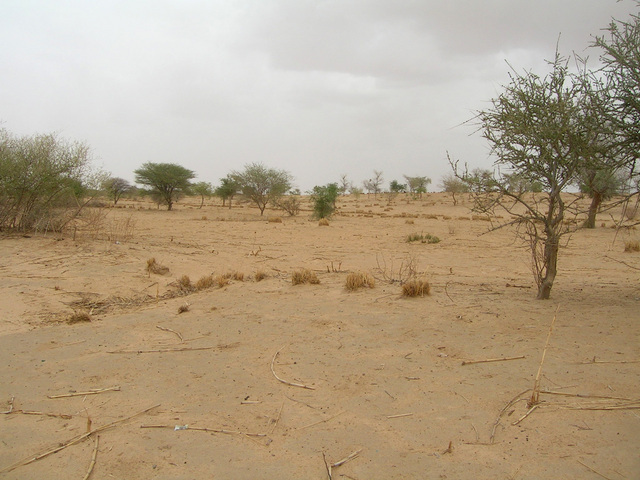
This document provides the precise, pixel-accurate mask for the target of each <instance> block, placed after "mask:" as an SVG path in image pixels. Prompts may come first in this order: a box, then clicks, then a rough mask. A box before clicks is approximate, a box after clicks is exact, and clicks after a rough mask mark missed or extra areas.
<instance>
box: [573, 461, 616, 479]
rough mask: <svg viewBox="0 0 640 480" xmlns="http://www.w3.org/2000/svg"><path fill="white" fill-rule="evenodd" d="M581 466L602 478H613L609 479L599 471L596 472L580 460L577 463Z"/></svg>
mask: <svg viewBox="0 0 640 480" xmlns="http://www.w3.org/2000/svg"><path fill="white" fill-rule="evenodd" d="M577 462H578V463H579V464H580V465H582V466H583V467H584V468H586V469H588V470H590V471H592V472H593V473H595V474H596V475H600V476H601V477H602V478H606V480H611V478H609V477H607V476H606V475H603V474H601V473H600V472H599V471H597V470H594V469H593V468H591V467H590V466H589V465H586V464H584V463H582V462H581V461H580V460H578V461H577Z"/></svg>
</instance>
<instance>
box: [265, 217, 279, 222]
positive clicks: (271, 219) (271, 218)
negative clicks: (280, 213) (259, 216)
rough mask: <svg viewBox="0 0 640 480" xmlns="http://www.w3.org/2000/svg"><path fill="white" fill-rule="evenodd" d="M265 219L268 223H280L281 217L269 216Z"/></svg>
mask: <svg viewBox="0 0 640 480" xmlns="http://www.w3.org/2000/svg"><path fill="white" fill-rule="evenodd" d="M267 221H268V222H269V223H282V217H269V218H268V219H267Z"/></svg>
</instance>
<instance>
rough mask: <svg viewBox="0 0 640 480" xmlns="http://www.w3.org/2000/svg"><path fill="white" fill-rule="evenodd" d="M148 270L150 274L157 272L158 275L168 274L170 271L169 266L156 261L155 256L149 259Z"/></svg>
mask: <svg viewBox="0 0 640 480" xmlns="http://www.w3.org/2000/svg"><path fill="white" fill-rule="evenodd" d="M147 272H149V274H152V273H155V274H156V275H167V274H168V273H169V268H168V267H165V266H164V265H160V264H159V263H158V262H156V259H155V258H150V259H149V260H147Z"/></svg>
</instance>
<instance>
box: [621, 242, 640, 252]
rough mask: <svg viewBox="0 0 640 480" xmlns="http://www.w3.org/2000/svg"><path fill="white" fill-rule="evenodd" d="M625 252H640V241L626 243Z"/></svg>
mask: <svg viewBox="0 0 640 480" xmlns="http://www.w3.org/2000/svg"><path fill="white" fill-rule="evenodd" d="M624 251H625V252H640V241H638V240H627V241H626V242H624Z"/></svg>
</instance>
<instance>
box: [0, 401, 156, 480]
mask: <svg viewBox="0 0 640 480" xmlns="http://www.w3.org/2000/svg"><path fill="white" fill-rule="evenodd" d="M159 406H160V404H157V405H154V406H153V407H149V408H145V409H144V410H142V411H140V412H138V413H134V414H133V415H129V416H128V417H125V418H121V419H120V420H116V421H114V422H111V423H108V424H106V425H103V426H101V427H98V428H95V429H93V430H91V431H90V432H87V433H83V434H82V435H77V436H75V437H73V438H72V439H71V440H68V441H66V442H64V443H62V444H60V445H58V446H57V447H55V448H52V449H49V450H46V451H45V452H43V453H39V454H36V455H30V456H29V457H27V458H25V459H24V460H20V461H19V462H16V463H14V464H13V465H9V466H8V467H6V468H3V469H2V470H0V474H3V473H8V472H11V471H13V470H15V469H16V468H18V467H22V466H24V465H29V464H30V463H33V462H36V461H38V460H40V459H43V458H45V457H48V456H49V455H53V454H54V453H58V452H59V451H61V450H64V449H65V448H67V447H70V446H71V445H75V444H76V443H80V442H81V441H83V440H84V439H86V438H89V437H90V436H91V435H93V434H94V433H98V432H102V431H103V430H107V429H108V428H111V427H114V426H116V425H118V424H120V423H124V422H126V421H128V420H131V419H132V418H135V417H138V416H140V415H144V414H145V413H147V412H149V411H150V410H153V409H154V408H156V407H159Z"/></svg>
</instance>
